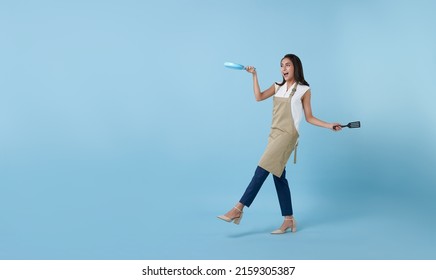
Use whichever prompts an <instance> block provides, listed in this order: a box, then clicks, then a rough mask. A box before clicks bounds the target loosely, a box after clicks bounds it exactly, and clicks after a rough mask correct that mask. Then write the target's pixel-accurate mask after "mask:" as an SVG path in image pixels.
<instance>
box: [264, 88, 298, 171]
mask: <svg viewBox="0 0 436 280" xmlns="http://www.w3.org/2000/svg"><path fill="white" fill-rule="evenodd" d="M296 87H297V85H295V87H294V88H293V89H292V93H291V95H290V96H289V97H287V98H286V97H276V96H274V97H273V98H274V107H273V119H272V125H271V132H270V134H269V137H268V144H267V146H266V149H265V152H264V153H263V155H262V157H261V159H260V161H259V164H258V165H259V166H260V167H262V168H263V169H265V170H267V171H268V172H270V173H272V174H274V175H275V176H277V177H281V176H282V173H283V170H284V169H285V166H286V163H287V162H288V160H289V157H290V156H291V153H292V151H293V150H294V149H295V148H296V146H297V141H298V137H299V134H298V131H297V129H296V128H295V124H294V119H293V117H292V113H291V99H292V96H293V95H294V93H295V90H296ZM294 156H296V154H294ZM294 160H295V159H294Z"/></svg>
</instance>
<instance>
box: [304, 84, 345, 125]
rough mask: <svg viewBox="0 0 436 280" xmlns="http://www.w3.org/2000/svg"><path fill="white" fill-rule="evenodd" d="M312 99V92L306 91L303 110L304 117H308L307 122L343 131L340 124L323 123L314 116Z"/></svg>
mask: <svg viewBox="0 0 436 280" xmlns="http://www.w3.org/2000/svg"><path fill="white" fill-rule="evenodd" d="M310 98H311V93H310V90H308V91H306V93H305V94H304V95H303V98H302V101H303V109H304V116H305V117H306V121H307V122H308V123H310V124H313V125H316V126H320V127H325V128H328V129H331V130H334V131H339V130H341V129H342V128H341V126H340V124H339V123H327V122H325V121H322V120H320V119H317V118H315V117H314V116H313V114H312V106H311V104H310Z"/></svg>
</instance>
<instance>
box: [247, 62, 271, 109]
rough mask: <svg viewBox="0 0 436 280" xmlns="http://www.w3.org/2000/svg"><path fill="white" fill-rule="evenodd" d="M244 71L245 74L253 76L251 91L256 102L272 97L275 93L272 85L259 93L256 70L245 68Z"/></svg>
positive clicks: (251, 67)
mask: <svg viewBox="0 0 436 280" xmlns="http://www.w3.org/2000/svg"><path fill="white" fill-rule="evenodd" d="M246 70H247V72H249V73H251V74H253V91H254V98H256V101H262V100H265V99H267V98H270V97H271V96H273V95H274V93H275V87H274V84H273V85H272V86H270V87H269V88H268V89H267V90H265V91H260V86H259V81H258V79H257V72H256V68H254V67H253V66H247V68H246Z"/></svg>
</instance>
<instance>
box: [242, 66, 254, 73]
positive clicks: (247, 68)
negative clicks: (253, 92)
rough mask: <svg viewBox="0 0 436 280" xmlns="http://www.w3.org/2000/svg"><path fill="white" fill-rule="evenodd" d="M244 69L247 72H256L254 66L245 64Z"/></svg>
mask: <svg viewBox="0 0 436 280" xmlns="http://www.w3.org/2000/svg"><path fill="white" fill-rule="evenodd" d="M245 70H246V71H247V72H248V73H251V74H256V68H255V67H254V66H247V67H245Z"/></svg>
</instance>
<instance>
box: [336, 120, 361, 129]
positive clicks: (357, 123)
mask: <svg viewBox="0 0 436 280" xmlns="http://www.w3.org/2000/svg"><path fill="white" fill-rule="evenodd" d="M335 127H338V125H337V126H335ZM341 127H348V128H359V127H360V121H357V122H350V123H348V124H347V125H341Z"/></svg>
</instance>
